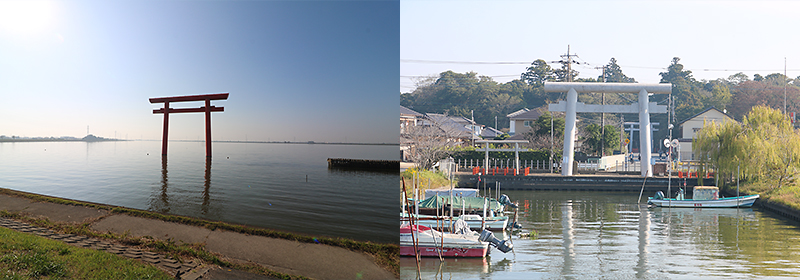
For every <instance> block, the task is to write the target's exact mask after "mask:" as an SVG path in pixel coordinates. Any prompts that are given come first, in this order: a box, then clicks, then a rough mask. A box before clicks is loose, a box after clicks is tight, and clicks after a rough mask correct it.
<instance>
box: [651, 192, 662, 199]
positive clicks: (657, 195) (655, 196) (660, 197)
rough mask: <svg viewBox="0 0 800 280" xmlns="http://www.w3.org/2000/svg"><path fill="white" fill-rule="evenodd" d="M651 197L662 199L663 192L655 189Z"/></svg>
mask: <svg viewBox="0 0 800 280" xmlns="http://www.w3.org/2000/svg"><path fill="white" fill-rule="evenodd" d="M653 199H664V192H662V191H657V192H656V195H654V196H653Z"/></svg>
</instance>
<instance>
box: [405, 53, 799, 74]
mask: <svg viewBox="0 0 800 280" xmlns="http://www.w3.org/2000/svg"><path fill="white" fill-rule="evenodd" d="M571 56H575V55H571ZM575 57H577V56H575ZM400 62H405V63H427V64H498V65H515V64H524V65H530V64H532V63H533V62H518V61H455V60H422V59H400ZM561 62H562V61H549V63H561ZM575 64H579V65H581V64H583V65H587V66H592V65H597V64H596V63H590V62H586V61H583V59H581V61H576V62H575ZM619 67H624V68H637V69H658V70H667V69H668V68H667V67H657V66H637V65H619ZM686 70H690V71H704V72H734V71H737V72H756V71H758V72H767V71H776V73H778V72H780V71H783V70H784V69H727V68H700V67H697V68H691V69H686ZM786 70H787V71H800V69H786Z"/></svg>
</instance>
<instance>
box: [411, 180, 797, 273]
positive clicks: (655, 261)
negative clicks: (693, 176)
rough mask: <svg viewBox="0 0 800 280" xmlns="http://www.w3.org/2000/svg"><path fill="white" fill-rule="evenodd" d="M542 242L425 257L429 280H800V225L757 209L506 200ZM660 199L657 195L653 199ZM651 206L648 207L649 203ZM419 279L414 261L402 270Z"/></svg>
mask: <svg viewBox="0 0 800 280" xmlns="http://www.w3.org/2000/svg"><path fill="white" fill-rule="evenodd" d="M505 193H507V194H508V195H509V197H511V199H512V200H519V201H520V205H521V207H522V209H521V210H520V216H521V221H522V223H523V226H524V227H525V229H526V230H531V229H534V230H536V231H538V233H539V235H538V238H536V239H518V237H515V238H514V240H513V242H514V248H515V250H514V251H513V252H509V253H505V254H504V253H502V252H500V251H498V250H496V249H495V250H492V251H491V254H490V256H489V257H487V258H485V259H445V261H444V262H441V261H439V259H438V258H425V259H423V261H422V263H421V266H422V268H421V270H422V275H423V279H598V278H604V279H633V278H639V279H701V278H702V279H752V278H762V279H780V278H787V279H788V278H793V279H794V278H795V277H798V275H800V226H798V223H797V222H794V221H790V220H786V219H784V218H783V217H780V216H776V215H774V214H772V213H770V212H764V211H761V210H759V209H758V208H751V209H738V210H737V209H661V208H658V209H647V207H646V206H645V205H644V204H643V205H642V206H641V207H640V206H639V205H637V204H636V200H637V198H638V195H639V194H638V193H608V194H607V193H601V192H552V191H507V192H505ZM650 195H652V194H650ZM643 200H644V198H643ZM400 265H401V268H400V276H401V278H402V279H413V278H415V277H416V264H415V263H414V258H402V259H401V261H400Z"/></svg>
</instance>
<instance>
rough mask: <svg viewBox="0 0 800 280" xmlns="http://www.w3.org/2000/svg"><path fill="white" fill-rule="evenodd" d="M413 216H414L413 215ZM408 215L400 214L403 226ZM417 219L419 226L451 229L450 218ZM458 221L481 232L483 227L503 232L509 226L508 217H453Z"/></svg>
mask: <svg viewBox="0 0 800 280" xmlns="http://www.w3.org/2000/svg"><path fill="white" fill-rule="evenodd" d="M412 216H413V215H412ZM408 217H409V215H408V213H400V218H401V219H400V220H401V224H402V221H407V220H408ZM416 218H418V219H419V225H421V226H426V227H429V228H433V229H438V230H446V229H449V227H448V224H450V223H448V222H447V221H448V220H449V219H450V217H448V216H435V215H422V214H420V215H419V216H417V217H416ZM457 220H464V221H465V222H467V225H469V228H470V229H472V230H478V231H479V230H481V229H482V228H481V226H482V225H483V228H485V229H488V230H492V231H494V230H502V229H505V228H506V226H507V225H508V216H495V217H486V220H484V219H483V218H482V217H481V216H480V215H461V216H457V217H453V222H455V221H457Z"/></svg>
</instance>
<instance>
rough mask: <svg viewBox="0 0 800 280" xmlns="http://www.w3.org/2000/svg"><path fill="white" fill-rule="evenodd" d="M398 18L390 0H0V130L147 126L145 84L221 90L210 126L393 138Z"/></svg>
mask: <svg viewBox="0 0 800 280" xmlns="http://www.w3.org/2000/svg"><path fill="white" fill-rule="evenodd" d="M399 31H400V30H399V2H398V1H377V2H372V1H346V2H345V1H299V2H293V1H202V2H194V1H111V2H104V1H0V100H2V104H3V106H2V109H0V135H6V136H8V137H11V136H12V135H15V136H23V137H50V136H53V137H61V136H73V137H78V138H80V137H83V136H85V135H86V134H87V126H88V127H89V133H90V134H93V135H96V136H101V137H105V138H114V137H115V133H116V138H120V139H125V138H127V139H152V140H159V139H161V133H162V125H163V115H161V114H153V113H152V111H153V110H154V109H158V108H160V107H161V106H162V105H163V104H150V103H149V101H148V99H149V98H152V97H164V96H178V95H196V94H206V93H222V92H228V93H230V97H229V98H228V100H224V101H212V105H214V106H217V107H225V111H224V112H215V113H212V117H211V119H212V139H213V140H250V141H318V142H361V143H396V142H397V139H398V137H399V136H398V133H399V132H398V130H397V127H396V126H394V125H392V124H396V122H397V104H398V103H399V98H398V96H397V94H396V92H395V91H396V87H397V80H396V79H397V76H398V75H399V53H400V51H399V45H400V43H399ZM200 106H202V102H181V103H175V104H171V106H170V107H171V108H191V107H200ZM204 122H205V119H204V117H203V114H202V113H188V114H171V115H170V130H169V139H170V140H202V139H204V135H205V134H204V133H205V126H204Z"/></svg>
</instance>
